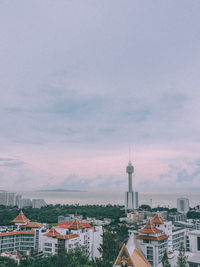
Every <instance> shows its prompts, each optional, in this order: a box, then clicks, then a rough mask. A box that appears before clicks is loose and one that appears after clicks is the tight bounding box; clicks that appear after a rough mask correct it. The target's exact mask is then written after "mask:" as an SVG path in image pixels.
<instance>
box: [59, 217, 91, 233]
mask: <svg viewBox="0 0 200 267" xmlns="http://www.w3.org/2000/svg"><path fill="white" fill-rule="evenodd" d="M56 227H58V228H62V229H68V228H69V229H75V230H77V229H82V228H87V229H89V228H93V227H92V226H91V225H90V224H89V223H88V222H80V221H79V220H78V219H75V220H74V221H73V222H60V223H59V224H58V225H57V226H56Z"/></svg>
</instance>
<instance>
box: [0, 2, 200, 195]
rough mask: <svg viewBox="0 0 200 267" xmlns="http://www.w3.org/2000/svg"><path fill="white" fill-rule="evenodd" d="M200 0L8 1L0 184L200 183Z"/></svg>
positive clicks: (158, 186) (1, 50)
mask: <svg viewBox="0 0 200 267" xmlns="http://www.w3.org/2000/svg"><path fill="white" fill-rule="evenodd" d="M199 10H200V2H199V1H192V3H191V2H189V1H185V0H178V1H172V0H171V1H165V2H164V1H162V2H157V3H155V2H154V1H144V2H141V1H139V0H137V1H124V2H123V4H122V2H121V1H116V0H111V1H109V2H108V1H104V0H103V1H90V0H86V1H63V0H59V1H52V0H43V1H39V0H30V1H28V2H27V1H24V0H19V1H15V2H13V1H1V3H0V32H1V36H2V38H1V42H0V94H1V95H0V111H1V112H0V119H1V131H0V147H1V150H0V180H1V182H0V189H5V190H13V189H15V190H20V189H21V188H23V189H37V188H47V189H48V188H66V189H87V190H93V189H96V190H104V188H106V189H108V190H113V191H115V190H119V188H120V190H121V191H125V190H126V188H127V176H126V173H125V166H126V165H127V163H128V148H129V145H131V150H132V163H133V165H134V168H135V176H134V186H135V187H136V188H137V190H138V191H169V190H170V191H172V190H174V191H184V190H192V191H197V190H199V188H200V179H199V178H200V155H199V150H200V140H199V131H200V122H199V119H198V113H199V99H200V90H199V86H200V80H199V62H200V53H199V47H200V38H199V36H200V35H199V33H200V18H199Z"/></svg>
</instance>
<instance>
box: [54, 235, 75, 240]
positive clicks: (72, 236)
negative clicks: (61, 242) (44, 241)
mask: <svg viewBox="0 0 200 267" xmlns="http://www.w3.org/2000/svg"><path fill="white" fill-rule="evenodd" d="M76 237H78V235H77V234H71V235H57V236H56V238H58V239H72V238H76Z"/></svg>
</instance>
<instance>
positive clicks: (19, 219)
mask: <svg viewBox="0 0 200 267" xmlns="http://www.w3.org/2000/svg"><path fill="white" fill-rule="evenodd" d="M12 222H14V223H28V222H30V220H29V219H28V218H26V216H25V215H24V213H23V212H22V210H21V211H20V213H19V215H18V216H17V217H16V218H15V219H14V220H13V221H12Z"/></svg>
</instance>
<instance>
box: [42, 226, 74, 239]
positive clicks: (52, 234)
mask: <svg viewBox="0 0 200 267" xmlns="http://www.w3.org/2000/svg"><path fill="white" fill-rule="evenodd" d="M44 236H48V237H55V238H57V239H73V238H76V237H78V235H77V234H71V235H61V234H60V233H58V232H57V231H56V230H55V228H54V227H52V228H51V230H50V231H49V232H48V233H46V234H44Z"/></svg>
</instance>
